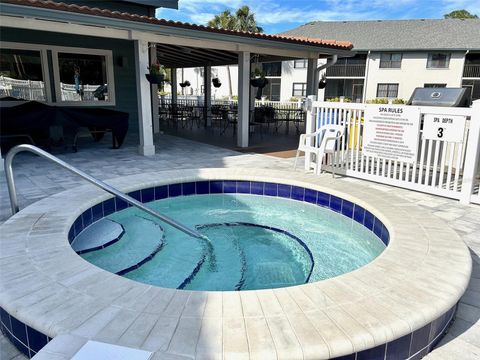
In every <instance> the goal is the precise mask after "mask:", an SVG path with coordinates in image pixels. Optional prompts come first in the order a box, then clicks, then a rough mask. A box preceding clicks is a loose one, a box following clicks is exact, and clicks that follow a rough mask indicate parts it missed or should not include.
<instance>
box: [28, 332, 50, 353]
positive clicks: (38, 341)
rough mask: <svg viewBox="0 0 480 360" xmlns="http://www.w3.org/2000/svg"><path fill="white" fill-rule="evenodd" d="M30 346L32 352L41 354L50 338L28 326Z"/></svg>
mask: <svg viewBox="0 0 480 360" xmlns="http://www.w3.org/2000/svg"><path fill="white" fill-rule="evenodd" d="M27 335H28V346H29V347H30V349H31V350H33V351H35V352H39V351H40V349H41V348H43V347H44V346H45V345H47V343H48V337H47V336H46V335H44V334H42V333H41V332H38V331H37V330H35V329H32V328H31V327H30V326H27Z"/></svg>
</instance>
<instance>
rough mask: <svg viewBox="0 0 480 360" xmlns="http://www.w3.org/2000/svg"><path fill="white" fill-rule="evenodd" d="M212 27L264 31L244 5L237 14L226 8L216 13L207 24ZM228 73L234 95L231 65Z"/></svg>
mask: <svg viewBox="0 0 480 360" xmlns="http://www.w3.org/2000/svg"><path fill="white" fill-rule="evenodd" d="M207 25H208V26H210V27H213V28H216V29H225V30H237V31H247V32H257V33H261V32H263V29H262V28H261V27H260V26H258V25H257V21H256V20H255V14H254V13H252V12H250V8H249V7H248V6H242V7H241V8H239V9H238V10H237V11H235V15H234V14H232V13H231V12H230V11H229V10H224V11H223V12H221V13H220V14H218V15H215V16H214V18H213V19H212V20H210V21H209V22H208V24H207ZM227 74H228V94H229V96H230V97H232V76H231V74H230V66H228V65H227Z"/></svg>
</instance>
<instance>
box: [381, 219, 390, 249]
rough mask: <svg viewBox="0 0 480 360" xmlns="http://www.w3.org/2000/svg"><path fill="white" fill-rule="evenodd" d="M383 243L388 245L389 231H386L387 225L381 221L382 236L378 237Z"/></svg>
mask: <svg viewBox="0 0 480 360" xmlns="http://www.w3.org/2000/svg"><path fill="white" fill-rule="evenodd" d="M380 239H382V241H383V243H384V244H385V245H388V243H389V241H390V233H389V232H388V229H387V227H386V226H385V225H384V224H383V223H382V236H381V237H380Z"/></svg>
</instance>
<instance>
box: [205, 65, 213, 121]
mask: <svg viewBox="0 0 480 360" xmlns="http://www.w3.org/2000/svg"><path fill="white" fill-rule="evenodd" d="M203 88H204V95H205V101H204V102H203V103H204V105H205V112H204V116H205V124H207V127H211V126H212V116H211V115H212V112H211V109H212V67H211V66H204V67H203Z"/></svg>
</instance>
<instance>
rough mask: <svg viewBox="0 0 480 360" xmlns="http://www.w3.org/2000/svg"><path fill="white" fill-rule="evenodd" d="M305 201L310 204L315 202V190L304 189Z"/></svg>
mask: <svg viewBox="0 0 480 360" xmlns="http://www.w3.org/2000/svg"><path fill="white" fill-rule="evenodd" d="M305 201H306V202H308V203H310V204H316V203H317V192H316V191H315V190H311V189H305Z"/></svg>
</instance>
